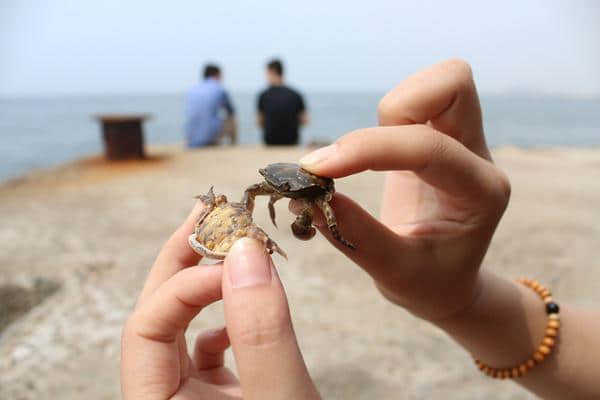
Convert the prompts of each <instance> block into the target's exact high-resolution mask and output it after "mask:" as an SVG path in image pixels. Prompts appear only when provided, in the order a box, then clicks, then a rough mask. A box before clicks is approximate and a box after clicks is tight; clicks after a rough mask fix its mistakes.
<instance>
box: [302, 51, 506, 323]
mask: <svg viewBox="0 0 600 400" xmlns="http://www.w3.org/2000/svg"><path fill="white" fill-rule="evenodd" d="M378 115H379V124H380V126H379V127H375V128H367V129H361V130H357V131H354V132H351V133H349V134H347V135H345V136H343V137H342V138H340V139H339V140H337V141H336V143H334V144H333V145H331V146H327V147H325V148H323V149H319V150H317V151H315V152H313V153H311V154H309V155H307V156H306V157H304V158H303V159H302V160H301V161H300V162H301V164H302V165H303V167H304V168H305V169H307V170H309V171H311V172H313V173H315V174H318V175H323V176H328V177H332V178H339V177H344V176H348V175H351V174H355V173H358V172H361V171H364V170H376V171H391V172H389V173H388V174H387V177H386V183H385V187H384V191H383V201H382V208H381V219H380V220H377V219H375V218H373V217H372V216H371V215H370V214H368V213H367V212H366V211H365V210H363V209H362V208H361V207H360V206H358V205H357V204H356V203H355V202H353V201H352V200H350V199H349V198H347V197H345V196H343V195H340V194H335V195H334V198H333V201H332V207H333V209H334V210H335V213H336V216H337V220H338V223H339V229H340V230H341V233H342V235H343V236H344V237H346V238H347V239H348V240H349V241H351V242H352V243H354V244H355V245H356V247H357V248H356V250H350V249H348V248H346V247H344V246H343V245H340V244H339V243H338V242H337V241H335V240H334V239H332V237H331V235H330V234H329V230H328V229H327V227H326V223H325V222H324V220H323V218H322V215H320V214H319V213H316V214H315V220H314V223H315V225H317V227H318V228H319V229H320V231H321V232H322V233H323V234H324V235H325V236H326V237H327V238H328V239H329V241H331V243H332V244H333V245H334V246H336V247H337V248H338V249H339V250H341V251H342V252H343V253H344V254H346V255H347V256H348V257H349V258H350V259H352V260H353V261H354V262H356V263H357V264H358V265H359V266H361V267H362V268H363V269H364V270H365V271H366V272H368V273H369V274H370V275H371V276H372V277H373V279H374V280H375V283H376V285H377V287H378V288H379V289H380V291H381V292H382V294H383V295H384V296H385V297H386V298H388V299H389V300H390V301H392V302H394V303H396V304H399V305H401V306H403V307H405V308H406V309H408V310H409V311H411V312H412V313H414V314H415V315H417V316H419V317H421V318H425V319H428V320H431V321H436V320H443V319H447V318H451V317H452V316H454V315H457V314H459V313H460V312H461V311H462V310H465V309H466V308H468V307H469V306H470V305H471V304H472V303H473V302H474V301H475V298H476V297H477V294H478V293H479V292H480V290H481V288H480V286H481V285H480V281H479V279H478V278H479V273H478V271H479V268H480V265H481V262H482V259H483V257H484V255H485V253H486V250H487V247H488V244H489V242H490V239H491V237H492V235H493V233H494V230H495V228H496V226H497V224H498V222H499V220H500V218H501V216H502V214H503V212H504V209H505V208H506V205H507V204H508V199H509V196H510V185H509V182H508V179H507V178H506V176H505V175H504V174H503V173H502V172H501V171H500V170H499V169H498V168H496V166H494V164H493V162H492V159H491V156H490V153H489V150H488V148H487V145H486V143H485V138H484V133H483V126H482V118H481V111H480V106H479V99H478V96H477V91H476V89H475V84H474V82H473V78H472V74H471V69H470V67H469V66H468V65H467V64H466V63H464V62H462V61H458V60H449V61H445V62H442V63H440V64H437V65H434V66H433V67H430V68H428V69H426V70H424V71H421V72H419V73H417V74H415V75H413V76H412V77H410V78H408V79H407V80H406V81H404V82H403V83H401V84H400V85H398V86H397V87H396V88H395V89H393V90H392V91H391V92H389V93H388V94H387V95H386V96H385V97H384V98H383V99H382V100H381V102H380V104H379V108H378ZM290 208H291V209H292V211H295V212H298V211H299V210H298V209H297V205H295V204H294V202H291V203H290Z"/></svg>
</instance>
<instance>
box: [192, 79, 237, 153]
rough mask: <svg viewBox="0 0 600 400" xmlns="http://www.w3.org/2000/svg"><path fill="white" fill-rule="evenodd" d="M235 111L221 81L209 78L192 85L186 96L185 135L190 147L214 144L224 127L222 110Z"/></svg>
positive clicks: (230, 112) (229, 112)
mask: <svg viewBox="0 0 600 400" xmlns="http://www.w3.org/2000/svg"><path fill="white" fill-rule="evenodd" d="M223 110H226V111H227V113H228V114H229V115H231V114H233V113H234V110H233V106H232V105H231V101H230V100H229V96H228V95H227V92H226V91H225V88H224V87H223V85H221V82H219V81H218V80H216V79H213V78H208V79H205V80H204V81H202V82H200V83H199V84H197V85H195V86H194V87H192V88H191V89H190V90H189V91H188V93H187V97H186V104H185V135H186V139H187V145H188V147H198V146H206V145H209V144H212V143H213V142H214V140H215V138H216V137H217V135H218V134H219V132H221V129H222V128H223V117H222V115H221V113H222V111H223Z"/></svg>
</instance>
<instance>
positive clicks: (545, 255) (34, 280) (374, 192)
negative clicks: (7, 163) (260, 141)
mask: <svg viewBox="0 0 600 400" xmlns="http://www.w3.org/2000/svg"><path fill="white" fill-rule="evenodd" d="M301 153H302V150H301V149H262V148H237V149H210V150H200V151H196V152H188V153H185V152H182V151H181V150H179V149H178V148H176V147H173V148H162V149H160V150H156V149H155V150H154V151H153V154H155V156H154V157H153V158H152V159H150V160H148V161H145V162H137V163H136V162H133V163H131V162H130V163H115V164H107V163H105V162H103V161H102V160H100V159H89V160H84V161H79V162H75V163H72V164H69V165H66V166H62V167H58V168H55V169H52V170H48V171H40V172H37V173H34V174H32V175H31V176H28V177H26V178H23V179H20V180H17V181H12V182H9V183H6V184H4V185H2V186H0V221H2V222H1V223H0V286H2V287H3V288H4V289H3V290H4V292H3V293H4V295H5V297H11V298H15V297H17V298H21V296H22V298H23V302H24V303H26V304H30V303H31V307H33V308H32V310H31V311H29V312H28V313H26V314H24V315H22V316H21V317H20V318H18V319H16V320H15V321H14V322H12V323H10V321H13V320H14V318H13V319H11V318H12V317H11V318H6V319H5V321H9V322H6V323H7V324H8V323H10V324H9V325H8V327H7V328H6V329H4V330H3V331H2V332H0V398H1V399H37V398H61V399H81V398H86V399H114V398H117V397H119V381H118V359H119V336H120V330H121V327H122V325H123V322H124V320H125V318H126V317H127V315H128V313H129V312H130V310H131V308H132V305H133V303H134V300H135V297H136V295H137V293H138V292H139V290H140V287H141V285H142V283H143V280H144V277H145V276H146V274H147V272H148V268H149V266H150V265H151V263H152V261H153V259H154V257H155V255H156V253H157V251H158V249H159V247H160V245H161V243H162V242H163V241H164V240H165V239H166V238H167V237H168V235H169V234H170V232H171V231H173V230H174V229H175V227H176V226H177V225H178V224H179V223H180V222H181V221H182V220H183V218H184V216H185V215H186V214H187V213H188V212H189V209H190V207H191V206H192V203H193V201H192V196H194V195H196V194H199V193H204V192H205V191H206V190H207V188H208V187H209V186H210V185H211V184H214V185H215V186H216V189H217V191H218V192H222V193H225V194H227V195H229V196H231V197H232V198H239V197H240V196H241V193H242V191H243V189H244V187H245V186H247V185H248V184H250V183H254V182H257V181H259V178H260V177H259V175H258V174H257V172H256V170H257V169H258V168H259V167H261V166H263V165H265V164H267V163H269V162H274V161H287V160H296V159H298V158H299V156H300V155H301ZM494 156H495V159H496V162H497V163H498V164H499V165H500V166H501V167H502V168H503V169H504V170H505V171H507V173H508V175H509V177H510V179H511V182H512V185H513V197H512V200H511V204H510V206H509V209H508V211H507V213H506V215H505V217H504V219H503V221H502V223H501V225H500V227H499V229H498V232H497V234H496V236H495V238H494V241H493V243H492V246H491V248H490V251H489V253H488V256H487V257H486V259H485V267H486V268H490V269H493V270H495V271H498V272H499V273H504V274H506V275H508V276H512V277H517V276H521V275H527V276H531V277H537V278H539V279H541V280H542V281H543V282H545V283H547V284H548V285H549V286H550V287H551V288H552V289H553V290H554V292H555V297H556V298H557V299H559V300H561V301H569V302H571V303H576V304H580V305H593V304H596V305H597V304H598V302H599V301H600V258H599V257H597V250H598V245H597V243H598V238H599V237H600V227H599V225H598V221H599V218H598V217H599V208H598V204H600V179H599V178H600V152H599V151H597V150H568V149H556V150H535V151H533V150H532V151H525V150H520V149H514V148H503V149H499V150H496V151H495V152H494ZM382 182H383V177H382V175H381V174H376V173H364V174H361V175H358V176H355V177H352V178H348V179H343V180H340V181H338V184H337V186H338V190H339V191H342V192H344V193H346V194H349V195H350V196H351V197H353V198H354V199H356V200H357V201H358V202H360V203H361V204H362V205H364V207H365V208H367V209H368V210H370V211H371V212H372V213H375V214H376V213H377V211H378V203H379V192H380V188H381V185H382ZM278 211H279V217H278V219H279V222H280V227H282V228H280V229H279V230H275V229H274V228H273V227H272V226H271V225H270V222H269V221H268V216H267V211H266V199H262V200H259V201H258V204H257V212H256V221H257V223H258V224H259V225H261V226H263V227H264V228H265V229H267V231H269V232H270V233H271V234H272V237H273V238H274V239H275V240H276V241H277V242H278V243H279V244H280V245H281V246H282V247H283V248H284V249H285V250H286V251H287V252H288V254H289V258H290V261H289V262H284V261H283V260H282V259H280V258H275V260H276V263H277V264H278V266H279V271H280V274H281V278H282V280H283V282H284V284H285V286H286V290H287V294H288V297H289V300H290V305H291V309H292V315H293V319H294V324H295V327H296V330H297V334H298V337H299V340H300V344H301V347H302V350H303V353H304V355H305V358H306V362H307V364H308V366H309V369H310V372H311V374H312V376H313V378H314V379H315V380H316V382H317V385H318V387H319V389H320V391H321V393H322V394H323V396H324V398H327V399H378V398H382V399H424V398H428V399H438V398H444V399H484V398H485V399H529V398H532V396H531V395H529V394H527V393H526V392H525V391H523V390H522V389H520V388H519V387H518V386H517V385H515V384H513V383H510V382H505V381H502V382H496V381H492V380H490V379H488V378H486V377H483V376H482V375H481V374H480V373H479V372H478V371H476V369H475V368H474V366H473V365H472V362H471V360H470V358H469V356H468V354H466V353H465V352H464V351H463V350H462V349H461V348H459V347H458V346H456V345H455V344H454V343H453V342H452V341H451V340H450V339H449V338H447V337H446V336H445V334H444V333H442V332H440V331H438V330H437V329H435V328H433V327H432V326H430V325H428V324H427V323H424V322H422V321H419V320H417V319H415V318H413V317H412V316H410V315H409V314H407V313H406V312H404V311H403V310H401V309H399V308H397V307H395V306H393V305H391V304H389V303H387V302H386V301H384V300H383V299H382V297H381V296H380V295H379V294H378V292H377V291H376V290H375V289H374V288H373V286H372V284H371V282H370V280H369V278H368V277H367V276H366V275H365V274H364V273H362V272H361V271H360V270H359V269H358V268H356V267H354V266H353V265H351V263H350V262H349V261H348V260H347V259H345V258H344V257H343V256H342V255H341V254H339V253H337V252H336V251H335V250H334V248H333V247H331V246H330V245H329V244H328V243H327V242H326V241H325V240H324V239H323V238H321V237H317V238H315V239H314V240H313V241H311V242H299V241H296V240H295V239H293V237H292V236H291V233H290V232H289V230H288V229H287V228H283V227H287V226H288V225H289V223H290V222H291V220H292V216H291V215H290V214H289V213H288V212H287V209H286V204H285V202H281V203H279V204H278ZM40 282H42V283H44V282H46V284H44V285H41V286H42V287H47V285H48V282H50V283H51V286H52V284H54V285H55V286H54V287H56V285H60V288H59V289H58V290H56V291H54V290H50V291H46V292H44V293H48V294H50V293H52V294H51V295H50V296H49V297H47V298H46V299H45V300H44V301H42V302H41V303H40V304H38V303H39V301H38V300H39V290H38V289H39V287H40ZM11 290H12V292H11ZM7 293H8V294H7ZM10 293H16V294H15V295H11V294H10ZM32 298H33V299H34V300H32ZM40 301H41V300H40ZM13 303H14V302H13ZM7 304H8V303H3V304H0V313H4V314H7V313H9V312H10V310H13V311H14V310H15V308H14V307H13V308H11V309H9V308H8V306H7ZM36 304H38V305H37V306H36ZM13 305H14V304H13ZM34 306H35V307H34ZM25 308H27V307H25ZM16 309H17V310H18V309H19V308H18V307H17V308H16ZM221 312H222V310H221V305H220V304H217V305H214V306H211V307H209V308H208V309H207V310H205V311H204V312H203V313H202V315H201V317H199V318H198V319H197V320H195V321H194V323H193V324H192V326H191V328H190V332H189V335H188V338H192V337H193V336H194V335H195V334H196V333H197V332H198V331H199V330H200V329H202V328H206V327H215V326H217V325H218V324H221V323H222V321H223V318H222V315H221ZM0 329H1V328H0ZM228 357H229V358H228V362H229V363H230V365H233V363H232V359H231V354H228Z"/></svg>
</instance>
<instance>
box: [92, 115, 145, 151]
mask: <svg viewBox="0 0 600 400" xmlns="http://www.w3.org/2000/svg"><path fill="white" fill-rule="evenodd" d="M94 118H96V119H97V120H98V121H100V123H101V125H102V138H103V142H104V155H105V156H106V158H107V159H108V160H129V159H136V158H137V159H141V158H144V157H145V154H144V132H143V129H142V123H143V122H144V121H145V120H146V119H148V118H150V115H149V114H127V115H121V114H106V115H95V116H94Z"/></svg>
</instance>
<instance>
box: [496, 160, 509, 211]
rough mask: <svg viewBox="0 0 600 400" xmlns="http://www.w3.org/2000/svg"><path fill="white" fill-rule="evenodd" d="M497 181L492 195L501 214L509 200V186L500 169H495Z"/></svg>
mask: <svg viewBox="0 0 600 400" xmlns="http://www.w3.org/2000/svg"><path fill="white" fill-rule="evenodd" d="M496 172H497V179H496V180H495V182H494V183H495V184H494V193H495V194H496V197H497V199H498V204H499V208H500V210H501V212H504V210H505V209H506V207H507V206H508V201H509V200H510V194H511V186H510V180H509V179H508V176H507V175H506V174H505V173H504V172H503V171H502V170H500V169H498V168H496Z"/></svg>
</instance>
